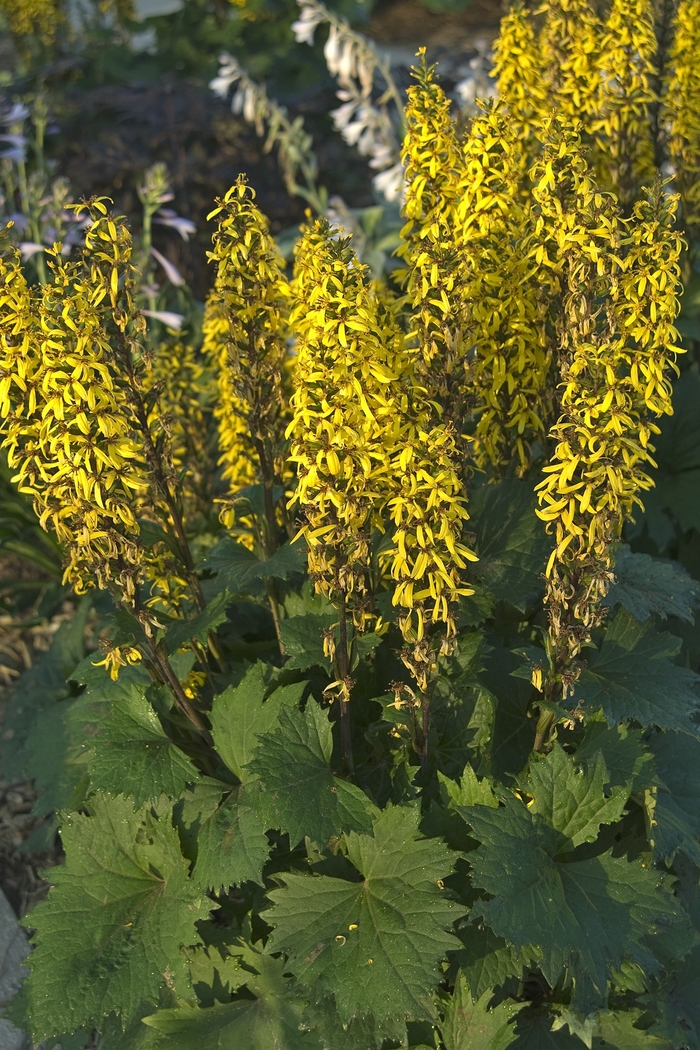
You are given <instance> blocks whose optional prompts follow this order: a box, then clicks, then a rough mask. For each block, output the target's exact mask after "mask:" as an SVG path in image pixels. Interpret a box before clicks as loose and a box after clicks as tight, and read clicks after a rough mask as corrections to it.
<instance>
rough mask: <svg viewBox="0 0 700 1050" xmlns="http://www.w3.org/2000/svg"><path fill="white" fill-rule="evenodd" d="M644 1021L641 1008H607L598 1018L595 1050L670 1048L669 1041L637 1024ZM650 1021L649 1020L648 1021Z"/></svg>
mask: <svg viewBox="0 0 700 1050" xmlns="http://www.w3.org/2000/svg"><path fill="white" fill-rule="evenodd" d="M642 1021H644V1017H643V1014H642V1011H641V1010H625V1011H624V1012H616V1011H613V1010H606V1011H605V1013H602V1014H599V1015H598V1018H597V1020H596V1027H595V1034H594V1036H593V1050H668V1043H667V1042H666V1040H665V1039H660V1038H659V1037H658V1036H656V1035H651V1034H650V1033H649V1032H647V1031H645V1030H644V1029H643V1028H636V1027H635V1024H636V1023H639V1022H642ZM647 1023H648V1022H647Z"/></svg>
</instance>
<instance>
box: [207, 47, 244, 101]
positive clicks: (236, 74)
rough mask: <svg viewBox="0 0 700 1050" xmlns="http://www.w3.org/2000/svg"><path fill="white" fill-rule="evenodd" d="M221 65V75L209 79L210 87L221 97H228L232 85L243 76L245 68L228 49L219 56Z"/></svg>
mask: <svg viewBox="0 0 700 1050" xmlns="http://www.w3.org/2000/svg"><path fill="white" fill-rule="evenodd" d="M219 66H220V68H219V75H218V76H216V77H214V79H213V80H210V81H209V87H210V88H211V90H212V91H213V92H214V94H215V95H218V96H219V98H226V96H227V95H228V93H229V90H230V88H231V85H232V84H235V83H236V81H237V80H240V79H241V77H242V76H243V70H242V69H241V67H240V66H239V64H238V62H237V61H236V59H235V58H234V57H233V55H229V54H228V52H226V51H225V52H224V53H223V55H220V56H219Z"/></svg>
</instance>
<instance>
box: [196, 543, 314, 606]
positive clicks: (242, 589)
mask: <svg viewBox="0 0 700 1050" xmlns="http://www.w3.org/2000/svg"><path fill="white" fill-rule="evenodd" d="M305 565H306V548H305V547H304V546H302V545H301V544H299V543H294V544H291V543H288V544H286V545H285V546H284V547H280V549H279V550H277V551H275V553H274V554H273V555H272V557H271V558H268V559H267V560H265V561H263V560H261V559H260V558H258V557H257V556H256V555H255V554H253V552H252V551H249V550H248V549H247V548H246V547H243V546H242V545H241V544H240V543H236V541H235V540H234V539H232V538H231V537H230V536H226V537H225V538H224V539H223V540H220V541H219V542H218V543H217V544H216V546H214V547H212V549H211V551H210V552H209V554H208V555H207V559H206V561H205V562H204V563H203V564H202V568H203V569H209V571H210V572H215V573H216V574H217V576H218V579H219V582H220V583H222V584H225V585H226V586H227V587H228V588H229V590H231V591H233V592H236V593H246V592H252V593H255V592H256V591H257V590H259V589H260V584H261V582H262V581H263V580H266V579H272V578H276V579H279V580H287V579H289V577H290V576H292V575H294V574H295V573H298V572H303V571H304V568H305Z"/></svg>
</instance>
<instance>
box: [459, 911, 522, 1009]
mask: <svg viewBox="0 0 700 1050" xmlns="http://www.w3.org/2000/svg"><path fill="white" fill-rule="evenodd" d="M457 932H458V936H459V939H460V940H461V941H462V945H463V947H462V948H461V949H460V950H459V952H457V953H456V956H455V957H456V960H457V962H458V963H459V966H460V969H461V971H462V973H463V974H464V977H465V979H466V981H467V983H468V984H469V988H470V990H471V993H472V995H473V997H474V998H475V999H480V998H481V996H482V995H483V994H484V993H485V992H487V991H488V990H489V989H491V991H493V989H494V988H498V987H499V985H502V984H504V983H505V982H506V981H507V980H508V978H509V977H515V978H517V979H518V980H519V979H520V978H521V977H522V973H523V970H524V969H525V968H526V967H528V966H534V965H536V962H535V960H536V959H537V950H536V949H535V948H533V947H531V946H530V947H525V948H523V949H520V950H518V949H517V948H515V947H514V946H513V945H512V944H507V943H506V941H505V940H504V939H503V937H497V936H496V934H495V933H494V932H493V930H490V929H489V928H488V926H484V925H483V923H480V924H479V925H478V926H476V925H469V926H466V925H463V926H461V927H460V928H459V930H458V931H457Z"/></svg>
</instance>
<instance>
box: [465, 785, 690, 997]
mask: <svg viewBox="0 0 700 1050" xmlns="http://www.w3.org/2000/svg"><path fill="white" fill-rule="evenodd" d="M462 812H463V813H464V815H465V817H466V819H468V821H469V823H470V824H471V826H472V828H473V831H474V834H475V836H476V837H477V838H478V839H479V841H480V842H481V846H480V847H479V849H478V850H476V851H474V852H472V853H470V854H469V859H470V861H471V863H472V865H473V869H474V882H475V884H476V885H477V886H480V887H481V888H482V889H484V890H485V891H486V892H487V893H489V894H492V896H493V899H492V900H488V901H481V902H480V903H479V904H478V905H475V909H474V914H475V916H477V915H480V916H482V917H483V919H484V921H485V922H486V923H487V924H488V925H489V926H490V927H491V929H492V930H493V931H494V932H495V933H496V934H498V935H499V936H500V937H504V938H505V939H506V940H507V941H509V942H510V943H512V944H514V945H515V946H516V947H519V948H521V947H524V946H525V945H530V944H534V945H537V947H538V949H539V950H540V951H541V952H542V959H541V961H540V967H541V969H542V972H543V973H544V975H545V977H546V979H547V981H548V982H549V984H550V985H552V986H554V985H556V983H557V981H558V980H559V978H560V976H561V973H562V971H563V969H564V967H569V968H572V967H574V966H575V967H577V968H578V969H580V970H581V971H583V972H584V973H587V974H588V975H589V977H590V979H591V981H592V982H593V985H594V986H595V988H596V989H597V990H598V992H599V993H601V994H603V993H604V992H605V988H606V982H607V980H608V978H609V977H610V971H611V968H612V967H614V968H615V969H619V967H620V965H621V963H622V960H623V959H625V958H628V959H631V960H633V961H636V962H639V963H640V964H642V965H646V966H647V967H649V965H653V964H654V959H653V957H652V956H650V953H649V949H648V946H647V944H646V943H645V942H646V938H647V937H648V936H649V935H653V934H654V933H655V932H657V931H658V930H659V929H661V928H663V927H664V926H665V925H667V924H668V923H670V922H671V921H673V919H674V918H675V917H676V915H677V914H678V909H677V906H676V905H675V904H674V902H673V901H672V899H671V896H670V894H669V893H668V890H667V888H666V882H667V879H666V878H665V877H664V876H663V875H662V874H661V873H659V872H657V871H654V870H653V869H652V868H650V867H649V866H648V865H645V864H644V862H643V861H629V860H627V859H626V858H625V857H624V856H623V857H615V856H613V854H612V851H609V852H607V853H604V854H602V855H600V856H594V857H590V858H589V859H584V860H576V859H575V855H574V856H572V854H571V853H569V852H565V853H563V854H562V853H561V851H562V849H566V847H567V839H566V838H565V836H564V835H563V834H562V832H561V831H559V830H557V829H555V828H553V827H552V826H551V825H550V824H548V823H546V822H545V820H544V818H543V817H542V816H541V815H540V814H539V813H531V812H530V810H529V809H528V808H527V807H526V806H525V805H524V804H523V803H522V802H520V801H519V800H517V799H515V798H513V797H508V798H507V799H506V804H505V806H504V807H503V808H501V809H497V810H496V809H487V808H486V807H485V806H474V807H471V808H470V809H463V810H462ZM563 812H564V813H566V811H565V810H564V811H563Z"/></svg>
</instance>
